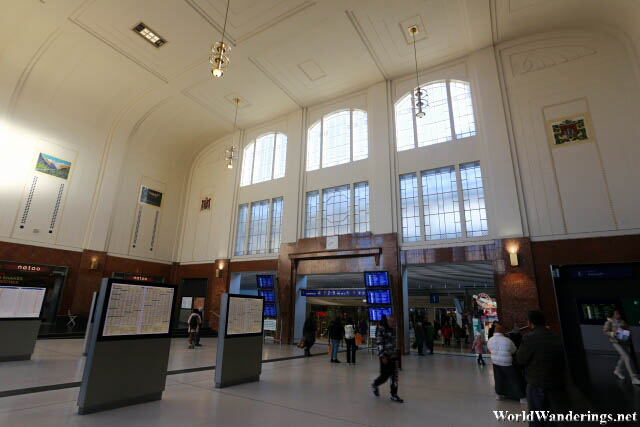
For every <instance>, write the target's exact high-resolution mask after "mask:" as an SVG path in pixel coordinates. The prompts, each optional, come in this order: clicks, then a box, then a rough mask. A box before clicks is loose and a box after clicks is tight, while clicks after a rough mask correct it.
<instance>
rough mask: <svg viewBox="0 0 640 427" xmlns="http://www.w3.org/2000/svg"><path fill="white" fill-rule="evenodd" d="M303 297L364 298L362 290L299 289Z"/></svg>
mask: <svg viewBox="0 0 640 427" xmlns="http://www.w3.org/2000/svg"><path fill="white" fill-rule="evenodd" d="M300 295H301V296H303V297H359V298H364V297H365V295H366V293H365V290H364V289H300Z"/></svg>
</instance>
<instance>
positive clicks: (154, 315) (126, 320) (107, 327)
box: [101, 282, 175, 338]
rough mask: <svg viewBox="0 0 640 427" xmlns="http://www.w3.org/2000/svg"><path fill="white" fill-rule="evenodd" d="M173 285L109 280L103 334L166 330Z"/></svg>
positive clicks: (128, 333) (130, 333)
mask: <svg viewBox="0 0 640 427" xmlns="http://www.w3.org/2000/svg"><path fill="white" fill-rule="evenodd" d="M174 292H175V289H174V288H173V287H159V286H151V285H134V284H127V283H119V282H111V283H110V286H109V287H107V299H106V301H105V302H106V305H107V308H106V310H104V322H103V327H102V335H101V336H102V337H105V338H108V337H126V336H136V335H159V334H168V333H169V328H170V323H171V312H172V309H173V300H174Z"/></svg>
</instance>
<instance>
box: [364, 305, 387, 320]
mask: <svg viewBox="0 0 640 427" xmlns="http://www.w3.org/2000/svg"><path fill="white" fill-rule="evenodd" d="M383 314H385V315H386V316H387V317H389V316H391V307H369V320H370V321H372V322H379V321H380V319H382V315H383Z"/></svg>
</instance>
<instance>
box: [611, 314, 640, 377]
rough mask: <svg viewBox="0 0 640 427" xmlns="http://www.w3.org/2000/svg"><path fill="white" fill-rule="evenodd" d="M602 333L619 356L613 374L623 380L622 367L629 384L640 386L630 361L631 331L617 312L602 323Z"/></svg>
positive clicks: (635, 369) (636, 372)
mask: <svg viewBox="0 0 640 427" xmlns="http://www.w3.org/2000/svg"><path fill="white" fill-rule="evenodd" d="M602 332H603V333H604V334H605V335H606V336H607V337H609V342H610V343H611V345H612V346H613V348H614V350H615V351H617V352H618V354H619V355H620V358H619V359H618V363H617V364H616V369H615V370H614V371H613V374H614V375H615V376H616V377H618V378H620V379H621V380H623V379H624V378H625V376H624V372H623V370H622V369H623V368H622V367H623V366H624V367H626V368H627V372H628V373H629V376H630V377H631V382H632V383H633V384H634V385H640V378H639V377H638V369H637V367H636V366H635V363H634V362H633V360H632V359H631V351H632V346H631V331H630V330H629V325H627V322H625V321H624V320H623V319H622V316H621V315H620V312H619V311H618V310H615V311H614V312H613V316H612V317H609V318H607V321H606V322H605V323H604V327H603V328H602Z"/></svg>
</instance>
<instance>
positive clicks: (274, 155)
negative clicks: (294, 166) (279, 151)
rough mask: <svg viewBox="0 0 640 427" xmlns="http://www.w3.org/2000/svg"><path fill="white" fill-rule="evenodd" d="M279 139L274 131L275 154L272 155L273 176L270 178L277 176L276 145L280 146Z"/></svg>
mask: <svg viewBox="0 0 640 427" xmlns="http://www.w3.org/2000/svg"><path fill="white" fill-rule="evenodd" d="M277 141H278V134H277V133H274V134H273V156H271V177H270V178H269V180H272V179H273V177H274V176H275V170H276V169H275V168H276V147H277V146H278V144H277Z"/></svg>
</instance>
